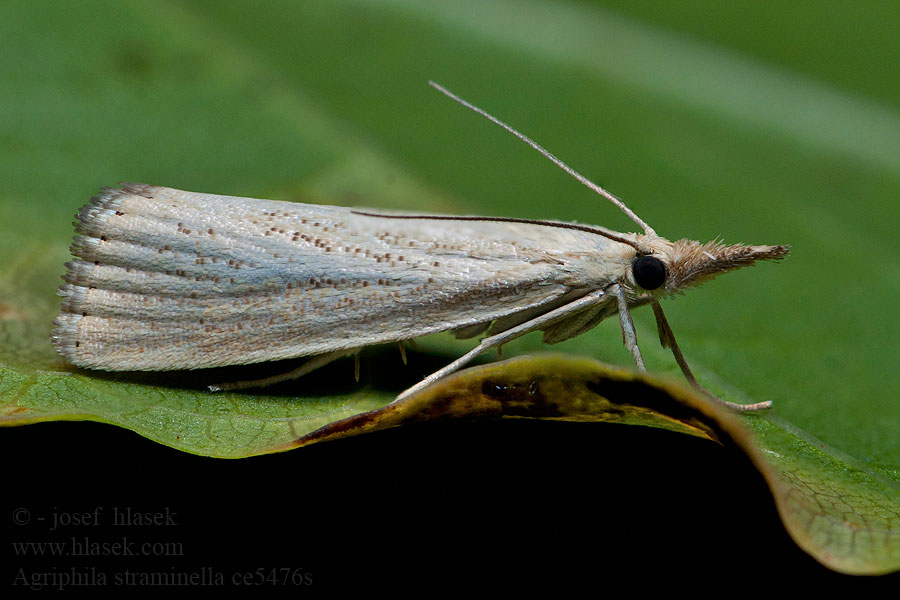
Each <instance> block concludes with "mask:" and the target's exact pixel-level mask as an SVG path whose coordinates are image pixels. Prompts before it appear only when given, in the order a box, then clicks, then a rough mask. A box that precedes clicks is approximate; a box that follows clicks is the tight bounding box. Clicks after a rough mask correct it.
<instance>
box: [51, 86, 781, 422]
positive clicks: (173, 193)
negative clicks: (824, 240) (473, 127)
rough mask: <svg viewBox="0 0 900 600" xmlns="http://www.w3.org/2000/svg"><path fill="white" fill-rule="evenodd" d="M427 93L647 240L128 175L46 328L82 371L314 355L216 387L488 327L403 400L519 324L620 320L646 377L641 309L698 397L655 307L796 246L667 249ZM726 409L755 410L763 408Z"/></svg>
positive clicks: (548, 327)
mask: <svg viewBox="0 0 900 600" xmlns="http://www.w3.org/2000/svg"><path fill="white" fill-rule="evenodd" d="M431 85H432V86H434V87H435V88H436V89H438V90H439V91H441V92H442V93H444V94H446V95H447V96H449V97H450V98H452V99H454V100H456V101H457V102H459V103H461V104H462V105H464V106H466V107H467V108H470V109H472V110H474V111H475V112H477V113H479V114H481V115H483V116H485V117H486V118H488V119H490V120H491V121H493V122H494V123H496V124H498V125H500V126H501V127H503V128H504V129H506V130H507V131H510V132H511V133H513V134H514V135H515V136H517V137H518V138H519V139H521V140H523V141H524V142H526V143H527V144H529V145H530V146H532V147H533V148H535V149H536V150H538V151H539V152H540V153H541V154H543V155H544V156H545V157H547V158H549V159H550V160H552V161H553V162H554V163H555V164H556V165H557V166H559V167H561V168H562V169H563V170H565V171H566V172H567V173H569V174H570V175H572V176H573V177H575V178H576V179H577V180H578V181H580V182H581V183H583V184H584V185H586V186H587V187H589V188H591V189H592V190H594V191H595V192H596V193H598V194H600V195H601V196H603V197H604V198H606V199H607V200H609V201H610V202H612V203H613V204H615V205H616V206H617V207H619V209H621V210H622V211H623V212H624V213H625V214H626V215H628V216H629V217H630V218H631V219H632V220H633V221H634V222H635V223H636V224H637V225H638V226H640V227H641V229H642V230H643V233H617V232H615V231H611V230H609V229H605V228H603V227H598V226H593V225H591V226H589V225H577V224H573V223H562V222H557V221H539V220H531V219H516V218H505V217H455V216H438V215H419V214H403V213H398V214H394V213H387V212H382V211H369V210H366V211H363V210H356V209H353V208H347V207H340V206H323V205H309V204H299V203H291V202H278V201H272V200H256V199H252V198H239V197H233V196H218V195H212V194H199V193H192V192H184V191H179V190H174V189H170V188H165V187H157V186H151V185H144V184H131V183H129V184H124V185H122V187H121V188H107V189H104V190H103V191H102V192H101V193H100V194H99V195H98V196H96V197H95V198H93V199H92V201H91V203H90V204H88V205H87V206H85V207H84V208H82V209H81V211H80V212H79V213H78V215H77V216H76V222H75V229H76V233H77V235H76V237H75V239H74V241H73V243H72V248H71V250H72V254H73V255H74V256H75V259H74V260H72V261H71V262H69V263H67V272H66V274H65V276H64V279H65V284H64V285H63V286H62V287H61V288H60V291H59V295H60V296H62V305H61V310H60V314H59V316H58V317H57V318H56V321H55V322H54V326H55V327H54V330H53V335H52V339H53V343H54V345H55V346H56V349H57V350H58V351H59V353H60V354H62V355H63V356H64V357H65V358H67V359H68V360H69V361H71V362H72V363H74V364H75V365H78V366H79V367H85V368H89V369H101V370H106V371H165V370H180V369H199V368H207V367H221V366H226V365H243V364H250V363H257V362H262V361H271V360H278V359H285V358H294V357H302V356H308V357H311V358H310V359H309V360H308V361H306V362H305V363H304V364H303V365H302V366H300V367H299V368H298V369H295V370H294V371H291V372H289V373H285V374H283V375H279V376H276V377H270V378H267V379H262V380H257V381H243V382H235V383H225V384H221V385H217V386H211V389H213V390H224V389H238V388H246V387H255V386H265V385H269V384H272V383H276V382H279V381H285V380H288V379H292V378H296V377H300V376H302V375H304V374H306V373H309V372H310V371H313V370H314V369H317V368H318V367H321V366H323V365H325V364H327V363H329V362H331V361H333V360H335V359H337V358H339V357H342V356H347V355H356V354H358V352H359V350H360V349H361V348H363V347H365V346H369V345H372V344H384V343H399V344H400V347H401V350H402V348H403V343H404V342H406V341H408V340H411V339H413V338H416V337H420V336H424V335H428V334H432V333H437V332H441V331H453V332H454V333H455V334H456V336H457V337H459V338H473V337H476V336H479V335H483V336H484V337H483V338H482V339H481V341H480V343H479V344H478V345H477V346H476V347H475V348H474V349H473V350H472V351H471V352H469V353H467V354H465V355H464V356H462V357H460V358H459V359H458V360H456V361H454V362H453V363H451V364H450V365H448V366H446V367H445V368H443V369H441V370H439V371H437V372H435V373H433V374H432V375H429V376H428V377H426V378H425V379H424V380H423V381H421V382H420V383H418V384H416V385H414V386H413V387H411V388H409V389H408V390H406V391H405V392H403V393H402V394H400V395H399V396H398V400H399V399H402V398H405V397H407V396H408V395H410V394H412V393H413V392H416V391H418V390H421V389H422V388H424V387H426V386H428V385H429V384H431V383H433V382H434V381H437V380H438V379H440V378H441V377H444V376H445V375H447V374H449V373H452V372H453V371H456V370H457V369H459V368H461V367H463V366H464V365H465V364H467V363H468V362H469V361H471V360H472V359H473V358H475V357H476V356H478V355H479V354H481V353H482V352H484V351H486V350H488V349H490V348H495V347H500V346H501V345H503V344H505V343H506V342H509V341H510V340H512V339H515V338H517V337H519V336H522V335H524V334H526V333H529V332H532V331H543V336H544V341H545V342H547V343H551V344H552V343H555V342H560V341H563V340H567V339H569V338H572V337H574V336H577V335H580V334H582V333H585V332H586V331H588V330H590V329H592V328H593V327H594V326H596V325H597V324H598V323H600V321H602V320H603V319H605V318H607V317H610V316H612V315H615V314H618V316H619V322H620V324H621V327H622V333H623V338H624V341H625V345H626V347H627V348H628V350H629V351H630V352H631V354H632V356H633V357H634V361H635V363H636V364H637V367H638V369H639V370H641V371H644V370H645V368H644V362H643V359H642V358H641V352H640V349H639V348H638V343H637V336H636V334H635V330H634V324H633V322H632V319H631V314H630V310H631V309H633V308H635V307H638V306H642V305H645V304H649V305H650V306H651V308H652V309H653V313H654V315H655V316H656V323H657V326H658V329H659V338H660V341H661V343H662V345H663V346H664V347H669V348H671V350H672V352H673V354H674V356H675V360H676V362H677V363H678V365H679V367H681V370H682V372H683V373H684V376H685V377H686V378H687V380H688V381H689V382H690V383H691V384H692V385H693V386H694V387H696V388H698V389H701V390H702V389H703V388H701V387H700V384H699V383H698V382H697V380H696V379H695V378H694V376H693V374H692V373H691V370H690V368H689V367H688V364H687V362H686V361H685V359H684V356H683V355H682V353H681V351H680V350H679V348H678V344H677V343H676V342H675V336H674V335H673V333H672V329H671V328H670V327H669V324H668V322H667V321H666V318H665V316H664V314H663V311H662V307H661V305H660V303H659V299H660V298H662V297H665V296H670V295H673V294H675V293H678V292H680V291H682V290H684V289H685V288H687V287H690V286H693V285H697V284H698V283H701V282H703V281H706V280H708V279H710V278H712V277H715V276H716V275H719V274H720V273H724V272H726V271H731V270H733V269H737V268H739V267H745V266H748V265H751V264H753V263H754V262H755V261H757V260H763V259H779V258H782V257H784V256H785V255H786V254H787V253H788V250H789V247H788V246H744V245H740V244H738V245H731V246H727V245H723V244H719V243H716V242H709V243H706V244H701V243H699V242H696V241H692V240H685V239H682V240H678V241H676V242H670V241H669V240H667V239H665V238H662V237H660V236H658V235H657V234H656V232H655V231H654V230H653V229H652V228H651V227H650V226H649V225H647V224H646V223H645V222H644V221H643V220H641V219H640V218H639V217H638V216H637V215H636V214H635V213H633V212H632V211H631V210H630V209H629V208H628V207H627V206H625V204H624V203H623V202H622V201H620V200H619V199H618V198H616V197H615V196H613V195H612V194H610V193H609V192H607V191H606V190H604V189H603V188H601V187H600V186H598V185H596V184H594V183H593V182H591V181H589V180H588V179H586V178H585V177H583V176H582V175H580V174H578V173H576V172H575V171H574V170H573V169H571V168H570V167H568V166H567V165H566V164H564V163H563V162H562V161H560V160H559V159H558V158H556V157H555V156H553V155H552V154H550V153H549V152H548V151H546V150H545V149H543V148H542V147H541V146H539V145H538V144H536V143H535V142H533V141H532V140H531V139H530V138H528V137H526V136H524V135H523V134H521V133H519V132H518V131H516V130H514V129H512V128H511V127H510V126H508V125H506V124H505V123H503V122H501V121H499V120H498V119H496V118H495V117H493V116H491V115H489V114H487V113H486V112H484V111H483V110H481V109H480V108H477V107H475V106H473V105H471V104H469V103H468V102H466V101H464V100H462V99H461V98H459V97H457V96H455V95H454V94H452V93H451V92H449V91H448V90H446V89H444V88H443V87H441V86H439V85H437V84H435V83H432V84H431ZM704 392H705V390H704ZM706 393H707V394H709V393H708V392H706ZM709 395H710V396H711V397H713V398H715V396H712V395H711V394H709ZM717 400H718V399H717ZM720 402H721V400H720ZM725 404H727V405H728V406H730V407H732V408H735V409H737V410H756V409H760V408H765V407H767V406H769V404H770V403H768V402H762V403H758V404H752V405H738V404H732V403H725Z"/></svg>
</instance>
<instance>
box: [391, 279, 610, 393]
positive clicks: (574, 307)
mask: <svg viewBox="0 0 900 600" xmlns="http://www.w3.org/2000/svg"><path fill="white" fill-rule="evenodd" d="M606 300H607V298H606V292H604V291H603V290H596V291H594V292H591V293H589V294H587V295H586V296H582V297H581V298H579V299H577V300H574V301H572V302H569V303H568V304H564V305H563V306H560V307H558V308H555V309H553V310H551V311H549V312H546V313H544V314H542V315H540V316H537V317H535V318H533V319H531V320H530V321H525V322H524V323H521V324H519V325H516V326H515V327H511V328H509V329H507V330H506V331H501V332H500V333H498V334H496V335H492V336H490V337H486V338H484V339H483V340H481V342H480V343H479V344H478V346H476V347H475V348H474V349H473V350H471V351H470V352H468V353H466V354H464V355H462V356H460V357H459V358H457V359H456V360H455V361H453V362H452V363H450V364H449V365H447V366H446V367H444V368H443V369H441V370H439V371H435V372H434V373H432V374H431V375H429V376H428V377H426V378H425V379H423V380H422V381H420V382H419V383H417V384H416V385H414V386H412V387H411V388H409V389H407V390H406V391H404V392H402V393H401V394H400V395H399V396H397V398H396V399H395V400H394V402H398V401H400V400H403V399H404V398H407V397H409V396H411V395H412V394H414V393H416V392H418V391H419V390H422V389H424V388H426V387H428V386H429V385H431V384H432V383H434V382H435V381H437V380H438V379H440V378H442V377H444V376H446V375H449V374H450V373H452V372H454V371H456V370H458V369H460V368H461V367H463V366H465V365H466V364H467V363H469V362H470V361H471V360H472V359H473V358H475V357H476V356H478V355H479V354H481V353H482V352H484V351H485V350H489V349H490V348H495V347H497V346H501V345H503V344H505V343H507V342H509V341H510V340H514V339H516V338H517V337H520V336H523V335H525V334H526V333H530V332H532V331H537V330H539V329H542V328H544V327H546V326H547V325H549V324H550V323H552V322H554V321H556V320H559V319H564V318H565V317H567V316H569V315H570V314H573V313H576V312H578V311H581V310H584V309H585V308H587V307H590V306H593V305H595V304H600V303H601V302H606Z"/></svg>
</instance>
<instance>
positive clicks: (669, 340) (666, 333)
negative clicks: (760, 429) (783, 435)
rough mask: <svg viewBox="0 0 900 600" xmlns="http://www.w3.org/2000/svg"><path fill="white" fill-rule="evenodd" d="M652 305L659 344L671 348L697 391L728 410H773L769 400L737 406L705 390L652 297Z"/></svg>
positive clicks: (686, 377) (686, 376) (683, 371)
mask: <svg viewBox="0 0 900 600" xmlns="http://www.w3.org/2000/svg"><path fill="white" fill-rule="evenodd" d="M650 304H651V306H652V307H653V315H654V316H655V317H656V328H657V330H658V331H659V343H660V344H662V347H663V348H671V350H672V354H673V355H674V356H675V362H677V363H678V366H679V367H681V372H682V373H684V378H685V379H687V380H688V383H690V384H691V385H692V386H694V388H695V389H697V390H699V391H701V392H703V393H704V394H706V395H707V396H709V397H711V398H713V399H714V400H716V401H718V402H720V403H722V404H724V405H725V406H727V407H728V408H731V409H733V410H736V411H739V412H751V411H757V410H763V409H766V408H771V406H772V401H771V400H767V401H765V402H757V403H755V404H735V403H734V402H728V401H727V400H722V399H721V398H719V397H718V396H716V395H715V394H713V393H712V392H710V391H709V390H707V389H706V388H704V387H703V386H702V385H700V383H699V382H698V381H697V378H696V377H694V373H693V372H692V371H691V368H690V367H689V366H688V364H687V361H686V360H685V358H684V354H682V353H681V348H679V347H678V342H676V341H675V334H674V333H673V332H672V328H671V327H669V322H668V321H667V320H666V315H665V314H664V313H663V309H662V306H661V305H660V303H659V301H658V300H657V299H656V298H652V297H651V300H650Z"/></svg>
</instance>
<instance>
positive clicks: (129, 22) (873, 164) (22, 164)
mask: <svg viewBox="0 0 900 600" xmlns="http://www.w3.org/2000/svg"><path fill="white" fill-rule="evenodd" d="M897 23H900V5H898V4H897V3H896V2H812V1H810V2H791V3H785V2H776V1H769V2H762V1H760V2H731V3H718V2H699V1H693V2H668V3H660V2H650V1H646V2H624V1H620V2H615V1H609V2H565V3H562V2H539V1H525V2H506V1H496V2H477V1H472V2H468V1H454V2H452V3H451V2H421V1H414V0H408V1H406V0H381V1H374V0H372V1H366V0H347V1H336V0H331V1H323V2H290V1H266V2H254V3H248V2H241V1H216V2H213V1H208V2H204V1H191V0H184V1H177V0H170V1H162V2H136V1H127V0H120V1H109V2H103V1H84V2H77V3H75V2H56V3H46V4H44V3H33V2H18V1H10V0H7V1H5V2H4V3H3V4H2V5H0V82H2V85H0V182H2V186H0V308H2V310H0V340H2V349H0V366H2V367H4V368H5V369H6V371H5V373H6V374H7V381H9V380H10V378H12V377H13V376H12V374H13V373H17V374H19V375H21V376H22V377H24V378H28V377H32V376H40V377H52V376H53V373H55V372H56V371H57V370H59V369H62V368H63V365H62V364H61V363H60V361H59V360H58V359H57V358H56V356H55V354H54V352H53V350H52V348H51V346H50V344H49V341H48V340H47V335H48V333H49V330H50V322H51V320H52V318H53V316H54V315H55V313H56V310H57V306H58V304H57V299H56V297H55V295H54V292H55V289H56V287H57V286H58V284H59V279H58V277H59V275H60V274H61V273H62V272H63V266H62V265H63V263H64V262H65V260H67V256H68V251H67V246H68V243H69V240H70V238H71V235H72V227H71V218H72V214H73V213H74V212H75V210H77V208H78V207H79V206H81V205H82V204H84V203H85V202H86V201H87V199H88V198H90V197H91V195H93V194H94V193H95V192H96V190H97V189H98V188H100V187H101V186H104V185H113V184H115V183H116V182H119V181H143V182H148V183H155V184H160V185H166V186H171V187H176V188H182V189H188V190H194V191H202V192H212V193H224V194H233V195H246V196H256V197H264V198H277V199H291V200H300V201H317V202H329V203H336V204H348V203H349V204H361V205H367V206H375V207H395V208H410V209H417V210H427V211H440V212H448V213H468V214H489V215H507V216H518V217H532V218H552V219H560V220H573V219H575V220H578V221H581V222H587V223H595V224H602V225H605V226H607V227H610V228H613V229H619V230H626V231H627V230H632V229H633V226H632V224H631V223H630V222H629V221H628V220H627V219H626V218H625V217H624V216H623V215H621V214H620V213H618V211H617V210H615V209H614V208H613V207H611V206H609V205H607V204H606V203H605V202H604V201H603V200H601V199H598V198H595V197H593V196H592V195H591V194H590V192H588V191H586V190H584V189H583V188H582V187H581V186H580V185H578V184H577V183H576V182H574V181H573V180H571V179H569V178H568V177H566V176H565V175H564V174H563V173H561V172H560V171H558V170H557V169H556V168H555V167H553V166H552V165H550V163H548V162H547V161H545V160H544V159H542V158H540V157H539V156H538V155H536V154H535V153H534V152H533V151H532V150H530V149H529V148H527V147H525V146H524V145H523V144H521V143H520V142H518V141H516V140H515V139H513V138H512V137H511V136H509V135H508V134H505V133H504V132H502V131H500V130H499V129H497V128H496V127H494V126H493V125H491V124H489V123H487V122H486V121H484V120H482V119H479V118H476V117H475V116H474V115H472V114H471V113H468V112H467V111H465V110H463V109H462V108H461V107H459V106H457V105H455V104H453V103H452V102H450V101H448V100H447V99H445V98H443V97H442V96H440V95H439V94H438V93H436V92H434V91H433V90H431V89H430V88H429V87H428V86H427V85H426V82H427V80H429V79H433V80H436V81H438V82H440V83H442V84H444V85H446V86H447V87H449V88H450V89H452V90H454V91H455V92H457V93H459V94H460V95H462V96H464V97H465V98H467V99H469V100H470V101H472V102H474V103H476V104H478V105H480V106H482V107H483V108H485V109H486V110H488V111H490V112H492V113H494V114H495V115H497V116H498V117H500V118H502V119H504V120H506V121H507V122H509V123H511V124H512V125H513V126H515V127H518V128H520V129H521V130H522V131H524V132H525V133H527V134H528V135H530V136H532V137H533V138H535V139H536V140H537V141H538V142H540V143H541V144H543V145H544V146H546V147H547V148H549V149H550V150H551V151H553V152H554V153H555V154H557V155H558V156H560V157H561V158H563V159H564V160H566V161H567V162H569V163H570V164H571V165H572V166H573V167H575V168H576V169H578V170H580V171H581V172H582V173H584V174H585V175H587V176H588V177H590V178H592V179H594V180H595V181H597V182H598V183H600V184H601V185H603V186H604V187H606V188H607V189H609V190H611V191H612V192H614V193H615V194H617V195H618V196H620V197H621V198H623V199H625V201H626V202H627V203H628V204H629V206H630V207H631V208H632V209H633V210H635V211H636V212H637V213H638V214H639V215H640V216H641V217H642V218H643V219H645V220H646V221H648V222H649V223H650V224H651V225H652V226H653V227H654V228H655V229H656V230H657V231H658V232H659V233H660V234H661V235H664V236H667V237H670V238H673V239H674V238H679V237H689V238H693V239H700V240H708V239H712V238H714V237H716V236H721V237H722V238H723V239H724V240H725V241H727V242H747V243H788V244H792V245H793V252H792V254H791V256H790V257H789V258H788V259H787V260H786V261H784V262H783V263H782V264H778V265H774V264H764V265H761V266H758V267H756V268H754V269H751V270H748V271H746V272H738V273H734V274H731V275H728V276H726V277H724V278H723V279H721V280H718V281H715V282H713V283H710V284H707V285H706V286H704V287H703V288H700V289H698V290H693V291H691V292H690V293H689V294H688V295H687V296H685V297H684V298H683V299H682V298H678V299H677V300H676V301H670V302H668V303H667V304H666V308H667V312H668V317H669V320H670V322H671V324H672V327H673V329H674V331H675V333H676V335H677V336H678V338H679V341H680V342H681V345H682V347H683V350H684V352H685V354H686V356H687V358H688V360H689V361H690V362H691V363H692V365H693V366H695V368H696V370H697V371H698V375H699V377H700V379H701V380H702V381H705V382H706V383H708V384H709V385H710V387H712V388H713V389H716V390H721V391H723V393H725V394H726V395H728V396H729V397H730V398H731V399H735V400H742V399H745V398H746V399H752V400H755V401H760V400H773V401H774V402H775V406H776V408H775V414H776V415H777V418H778V419H783V420H784V421H783V424H785V426H791V427H796V428H797V431H798V433H799V434H801V435H809V436H813V437H814V438H817V439H821V440H823V441H824V442H826V443H827V444H829V445H830V446H831V447H833V448H836V449H838V450H840V451H843V452H846V453H848V454H850V455H851V456H853V457H854V458H856V459H858V460H859V461H862V462H863V463H864V464H868V465H870V466H871V467H872V468H874V469H876V470H882V469H883V470H884V471H885V472H887V473H889V474H891V475H892V476H893V477H894V479H895V481H896V480H900V475H898V473H900V436H898V435H897V432H898V425H900V358H898V352H897V340H898V339H900V326H898V318H897V315H896V311H897V307H898V299H900V260H898V259H900V236H898V235H897V229H898V221H900V218H898V217H900V211H898V202H897V201H898V198H900V78H898V77H897V74H898V73H900V43H898V36H897ZM637 321H638V328H639V329H638V332H639V336H640V337H641V340H642V347H643V348H644V350H645V353H647V354H648V361H649V364H650V366H651V368H652V369H653V370H656V371H663V372H669V373H673V374H674V373H675V372H676V371H677V369H676V368H675V366H674V363H673V361H672V359H671V357H670V355H668V353H667V352H664V351H662V350H660V349H658V348H657V347H656V346H657V344H656V340H655V336H656V334H655V328H654V326H653V323H652V316H651V315H650V313H649V312H647V313H646V314H639V315H637ZM470 345H471V343H470V342H456V341H453V340H451V339H450V338H449V336H438V337H436V338H434V339H430V340H425V342H424V348H425V350H441V351H447V352H449V353H452V354H457V353H459V352H460V351H462V350H464V349H466V348H468V347H470ZM539 349H541V344H540V339H539V336H537V335H533V336H529V337H528V338H526V339H524V340H521V342H519V343H517V344H516V345H515V346H513V345H511V346H510V347H508V348H505V349H504V350H505V353H507V354H511V353H521V352H525V351H531V350H539ZM554 349H556V350H562V351H565V352H570V353H573V354H583V355H587V356H591V357H595V358H599V359H602V360H606V361H608V362H613V363H618V364H626V365H627V364H629V362H630V361H629V358H628V356H627V354H626V352H625V351H624V349H623V348H622V347H621V341H620V334H619V332H618V325H617V324H616V323H604V324H603V325H601V326H600V327H599V328H597V329H596V330H595V331H592V332H590V333H589V334H587V335H584V336H582V337H581V338H578V339H576V340H572V341H569V342H566V343H564V344H561V345H560V346H557V347H555V348H554ZM9 389H10V388H7V390H9ZM804 432H805V433H804Z"/></svg>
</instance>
